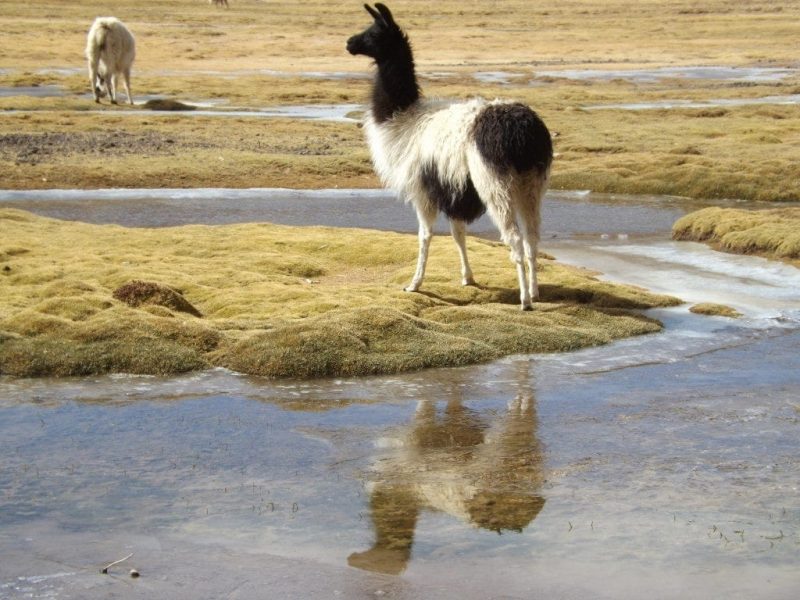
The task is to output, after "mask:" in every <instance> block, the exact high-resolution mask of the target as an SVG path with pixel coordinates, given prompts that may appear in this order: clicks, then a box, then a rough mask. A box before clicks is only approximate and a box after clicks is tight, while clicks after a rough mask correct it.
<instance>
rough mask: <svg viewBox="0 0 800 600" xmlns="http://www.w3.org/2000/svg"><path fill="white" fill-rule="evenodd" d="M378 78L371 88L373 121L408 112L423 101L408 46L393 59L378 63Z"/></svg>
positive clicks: (398, 49)
mask: <svg viewBox="0 0 800 600" xmlns="http://www.w3.org/2000/svg"><path fill="white" fill-rule="evenodd" d="M377 64H378V74H377V75H376V76H375V85H374V87H373V88H372V117H373V118H374V119H375V121H376V122H378V123H383V122H384V121H388V120H389V119H391V118H392V115H394V114H395V113H396V112H399V111H403V110H406V109H407V108H408V107H409V106H411V105H412V104H414V103H415V102H416V101H417V100H419V97H420V91H419V85H417V76H416V73H415V71H414V57H413V55H412V53H411V46H409V45H408V43H407V42H406V43H405V44H404V45H403V46H402V47H400V48H397V49H396V51H395V52H394V53H393V55H392V56H391V57H390V58H387V59H383V60H380V61H378V63H377Z"/></svg>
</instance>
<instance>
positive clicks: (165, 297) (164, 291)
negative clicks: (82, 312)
mask: <svg viewBox="0 0 800 600" xmlns="http://www.w3.org/2000/svg"><path fill="white" fill-rule="evenodd" d="M112 295H113V296H114V298H116V299H117V300H120V301H122V302H124V303H125V304H127V305H128V306H132V307H134V308H137V307H139V306H141V305H142V304H155V305H157V306H163V307H165V308H170V309H172V310H176V311H178V312H183V313H188V314H190V315H194V316H195V317H202V316H203V315H202V314H200V311H199V310H197V309H196V308H195V307H194V306H192V304H191V303H190V302H189V301H188V300H187V299H186V298H184V297H183V295H182V294H181V293H180V292H177V291H175V290H173V289H172V288H171V287H169V286H166V285H162V284H160V283H155V282H153V281H139V280H134V281H131V282H129V283H126V284H125V285H123V286H120V287H118V288H117V289H116V290H114V293H113V294H112Z"/></svg>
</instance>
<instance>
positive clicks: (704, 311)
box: [689, 302, 742, 319]
mask: <svg viewBox="0 0 800 600" xmlns="http://www.w3.org/2000/svg"><path fill="white" fill-rule="evenodd" d="M689 312H692V313H695V314H697V315H708V316H711V317H729V318H731V319H738V318H739V317H741V316H742V313H740V312H739V311H738V310H736V309H735V308H731V307H730V306H725V305H724V304H714V303H712V302H701V303H700V304H695V305H694V306H692V307H690V308H689Z"/></svg>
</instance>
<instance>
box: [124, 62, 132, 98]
mask: <svg viewBox="0 0 800 600" xmlns="http://www.w3.org/2000/svg"><path fill="white" fill-rule="evenodd" d="M122 77H123V82H124V84H125V93H126V94H128V104H133V96H131V70H130V69H125V71H123V73H122Z"/></svg>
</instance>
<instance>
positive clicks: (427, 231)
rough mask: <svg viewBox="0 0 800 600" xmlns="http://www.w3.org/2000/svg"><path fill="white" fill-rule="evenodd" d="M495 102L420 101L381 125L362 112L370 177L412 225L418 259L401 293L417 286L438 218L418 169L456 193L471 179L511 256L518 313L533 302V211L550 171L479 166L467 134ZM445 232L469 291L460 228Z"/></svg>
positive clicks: (453, 224)
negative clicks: (413, 218)
mask: <svg viewBox="0 0 800 600" xmlns="http://www.w3.org/2000/svg"><path fill="white" fill-rule="evenodd" d="M502 103H506V101H502V100H494V101H492V102H488V101H486V100H484V99H480V98H477V99H473V100H469V101H466V102H453V103H447V102H442V101H436V100H425V99H420V100H419V101H418V102H416V103H415V104H414V105H412V106H411V107H409V108H408V109H406V110H404V111H398V112H396V113H395V114H394V116H393V117H392V118H391V119H389V120H388V121H385V122H383V123H378V122H377V121H376V120H375V119H374V117H373V116H372V111H371V110H370V111H367V113H366V116H365V121H364V131H365V133H366V137H367V141H368V144H369V147H370V151H371V154H372V161H373V164H374V166H375V170H376V172H377V173H378V175H379V177H380V178H381V180H382V182H383V184H384V185H385V186H387V187H389V188H391V189H393V190H395V191H396V192H397V193H398V195H400V197H401V198H403V199H404V200H405V201H406V202H409V203H411V204H412V205H413V206H414V208H415V210H416V212H417V217H418V219H419V257H418V260H417V269H416V272H415V273H414V277H413V279H412V280H411V283H410V284H409V285H408V286H407V287H406V288H405V289H406V290H407V291H417V290H418V289H419V287H420V285H421V284H422V280H423V278H424V275H425V265H426V263H427V259H428V249H429V246H430V240H431V236H432V227H433V224H434V222H435V220H436V216H437V214H438V209H437V207H436V206H435V205H433V204H432V203H431V201H430V198H429V196H428V194H427V192H426V190H425V189H424V188H423V186H422V177H421V170H422V168H423V167H424V166H425V165H428V164H433V165H435V166H436V169H437V170H438V173H439V175H440V177H441V178H442V180H443V181H445V182H448V183H450V184H451V185H452V186H453V187H455V188H457V189H464V187H465V186H466V182H467V180H468V179H469V178H471V179H472V183H473V185H474V186H475V189H476V191H477V192H478V195H479V196H480V198H481V200H482V201H483V202H484V204H485V206H486V209H487V212H488V213H489V216H490V218H491V219H492V221H493V222H494V223H495V225H497V227H498V229H499V230H500V235H501V238H502V240H503V241H504V242H505V243H506V244H508V246H509V247H510V249H511V260H512V261H513V262H514V263H515V265H516V267H517V276H518V280H519V286H520V301H521V303H522V307H523V309H526V308H530V305H531V302H532V301H533V300H534V299H536V298H538V296H539V289H538V282H537V277H536V252H537V247H538V243H539V225H540V220H541V216H540V204H541V199H542V196H544V192H545V190H546V189H547V183H548V177H549V169H548V170H547V172H545V173H544V174H540V173H539V172H538V171H536V170H535V169H534V170H532V171H529V172H526V173H517V172H516V171H514V170H510V171H509V172H507V173H506V174H500V173H498V171H497V170H496V169H494V168H492V167H491V166H490V165H487V164H486V161H485V160H484V159H483V158H482V157H481V154H480V152H479V150H478V148H477V145H476V144H475V141H474V139H473V138H472V136H471V134H470V132H471V131H472V127H473V123H474V121H475V119H476V117H478V115H479V114H480V112H481V111H482V110H484V109H485V108H486V107H487V106H488V105H492V104H502ZM450 229H451V233H452V235H453V239H454V240H455V242H456V244H457V245H458V250H459V254H460V257H461V280H462V283H463V284H464V285H472V284H474V283H475V282H474V278H473V274H472V269H471V268H470V265H469V260H468V258H467V250H466V242H465V232H466V226H465V224H464V223H463V222H462V221H458V220H451V221H450ZM526 265H527V273H526Z"/></svg>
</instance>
